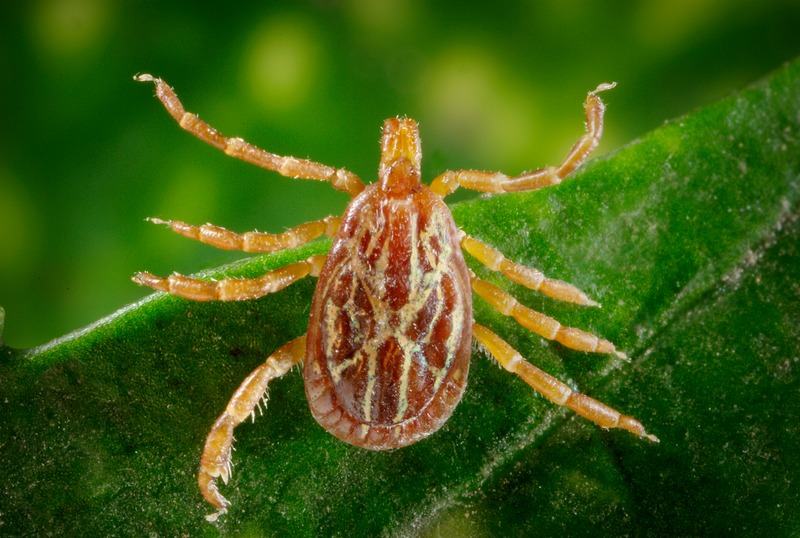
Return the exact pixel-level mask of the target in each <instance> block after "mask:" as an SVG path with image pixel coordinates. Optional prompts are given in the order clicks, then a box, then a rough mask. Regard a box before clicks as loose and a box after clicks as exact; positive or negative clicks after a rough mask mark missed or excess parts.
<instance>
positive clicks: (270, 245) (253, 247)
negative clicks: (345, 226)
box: [148, 217, 341, 252]
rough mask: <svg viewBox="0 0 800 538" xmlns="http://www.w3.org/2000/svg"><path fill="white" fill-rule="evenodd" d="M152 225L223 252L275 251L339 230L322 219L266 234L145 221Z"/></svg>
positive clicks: (337, 220) (335, 221) (334, 222)
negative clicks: (167, 229)
mask: <svg viewBox="0 0 800 538" xmlns="http://www.w3.org/2000/svg"><path fill="white" fill-rule="evenodd" d="M148 220H149V221H150V222H153V223H155V224H166V225H167V226H169V227H170V228H172V231H174V232H176V233H179V234H181V235H182V236H184V237H188V238H189V239H195V240H197V241H200V242H201V243H205V244H207V245H211V246H213V247H217V248H221V249H224V250H240V251H243V252H275V251H278V250H283V249H287V248H294V247H298V246H300V245H303V244H305V243H308V242H309V241H312V240H314V239H316V238H318V237H321V236H323V235H327V236H329V237H333V236H334V235H335V234H336V231H337V230H338V229H339V223H340V222H341V219H340V218H338V217H325V218H324V219H321V220H315V221H312V222H306V223H305V224H301V225H300V226H297V227H295V228H291V229H290V230H287V231H285V232H283V233H279V234H270V233H264V232H246V233H243V234H237V233H236V232H232V231H230V230H226V229H225V228H222V227H221V226H214V225H213V224H203V225H202V226H192V225H191V224H186V223H185V222H181V221H179V220H161V219H156V218H150V219H148Z"/></svg>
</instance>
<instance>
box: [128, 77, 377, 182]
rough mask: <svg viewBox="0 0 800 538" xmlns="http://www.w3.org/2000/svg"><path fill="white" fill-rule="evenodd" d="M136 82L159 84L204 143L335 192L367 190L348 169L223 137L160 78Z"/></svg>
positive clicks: (165, 99) (168, 103)
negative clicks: (325, 184)
mask: <svg viewBox="0 0 800 538" xmlns="http://www.w3.org/2000/svg"><path fill="white" fill-rule="evenodd" d="M133 79H134V80H137V81H139V82H153V83H154V84H155V85H156V96H157V97H158V99H159V100H160V101H161V103H162V104H163V105H164V108H166V109H167V112H169V114H170V115H171V116H172V117H173V118H174V119H175V121H177V122H178V125H180V126H181V127H182V128H183V129H185V130H186V131H188V132H190V133H191V134H193V135H194V136H196V137H197V138H199V139H200V140H202V141H203V142H205V143H207V144H210V145H212V146H214V147H215V148H217V149H221V150H222V151H224V152H225V153H227V154H228V155H230V156H232V157H235V158H237V159H241V160H243V161H247V162H249V163H251V164H255V165H256V166H260V167H261V168H266V169H267V170H272V171H274V172H278V173H279V174H281V175H283V176H286V177H291V178H295V179H313V180H316V181H329V182H330V183H331V185H333V188H334V189H338V190H340V191H344V192H347V193H350V194H351V195H352V196H355V195H356V194H358V193H360V192H361V191H362V190H364V184H363V183H362V182H361V179H359V177H358V176H357V175H355V174H354V173H352V172H350V171H349V170H345V169H344V168H333V167H331V166H327V165H324V164H320V163H317V162H314V161H309V160H307V159H296V158H294V157H283V156H281V155H275V154H274V153H270V152H268V151H265V150H263V149H261V148H257V147H256V146H253V145H251V144H249V143H247V142H245V141H244V140H242V139H241V138H228V137H226V136H224V135H222V134H220V133H219V132H218V131H217V130H216V129H214V128H213V127H211V126H210V125H209V124H207V123H206V122H204V121H203V120H201V119H200V118H198V117H197V115H196V114H193V113H191V112H186V111H185V110H184V108H183V105H182V104H181V102H180V99H178V96H177V95H176V94H175V91H174V90H173V89H172V88H171V87H170V86H169V85H168V84H167V83H166V82H164V81H163V80H161V79H160V78H155V77H154V76H152V75H147V74H143V75H136V76H135V77H133Z"/></svg>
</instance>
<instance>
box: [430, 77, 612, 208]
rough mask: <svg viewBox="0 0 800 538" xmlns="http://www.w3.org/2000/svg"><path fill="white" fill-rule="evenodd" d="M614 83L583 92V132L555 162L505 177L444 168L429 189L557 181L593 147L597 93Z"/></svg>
mask: <svg viewBox="0 0 800 538" xmlns="http://www.w3.org/2000/svg"><path fill="white" fill-rule="evenodd" d="M615 85H616V84H615V83H611V84H609V83H604V84H600V85H599V86H597V88H595V90H594V91H591V92H589V95H587V96H586V101H585V103H584V109H585V111H586V134H584V135H583V136H582V137H581V138H580V140H578V142H577V143H576V144H575V145H574V146H572V149H571V150H570V152H569V153H568V154H567V157H566V158H565V159H564V162H562V163H561V164H560V165H559V166H551V167H548V168H542V169H540V170H536V171H533V172H526V173H524V174H521V175H519V176H515V177H509V176H507V175H506V174H503V173H501V172H484V171H480V170H448V171H447V172H444V173H443V174H441V175H439V176H438V177H436V178H435V179H434V180H433V182H432V183H431V189H432V190H433V191H434V192H436V193H438V194H439V195H441V196H447V195H448V194H450V193H452V192H454V191H455V190H456V189H457V188H458V187H465V188H467V189H472V190H476V191H481V192H515V191H530V190H535V189H541V188H544V187H549V186H550V185H557V184H558V183H561V180H563V179H564V178H565V177H567V176H568V175H569V174H571V173H572V172H573V171H574V170H575V169H576V168H578V167H579V166H580V165H581V164H583V162H584V161H585V160H586V158H587V157H588V156H589V154H590V153H591V152H592V150H594V149H595V148H596V147H597V144H598V143H599V142H600V137H601V136H602V134H603V113H604V111H605V106H604V105H603V102H602V101H601V100H600V97H598V96H597V94H598V93H600V92H603V91H606V90H610V89H611V88H613V87H614V86H615Z"/></svg>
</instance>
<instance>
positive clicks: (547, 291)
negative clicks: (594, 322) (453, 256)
mask: <svg viewBox="0 0 800 538" xmlns="http://www.w3.org/2000/svg"><path fill="white" fill-rule="evenodd" d="M461 248H463V249H464V250H466V251H467V252H468V253H469V254H471V255H472V256H473V257H474V258H475V259H477V260H478V261H479V262H481V263H482V264H483V265H485V266H486V267H488V268H489V269H491V270H492V271H499V272H500V273H502V274H503V275H504V276H506V277H508V278H509V279H511V280H513V281H514V282H516V283H517V284H521V285H523V286H525V287H526V288H529V289H532V290H534V291H538V292H539V293H541V294H542V295H547V296H548V297H552V298H553V299H557V300H559V301H565V302H568V303H575V304H579V305H582V306H600V305H599V304H598V303H596V302H595V301H593V300H591V299H590V298H589V296H588V295H586V294H585V293H584V292H582V291H581V290H579V289H578V288H576V287H575V286H573V285H572V284H569V283H567V282H564V281H562V280H554V279H552V278H547V277H546V276H545V275H544V273H542V272H541V271H539V270H538V269H534V268H533V267H526V266H524V265H520V264H518V263H514V262H513V261H511V260H509V259H507V258H506V257H505V256H503V254H502V253H501V252H500V251H498V250H497V249H495V248H493V247H491V246H489V245H487V244H486V243H484V242H483V241H479V240H478V239H475V238H474V237H470V236H469V235H466V234H464V236H463V238H462V239H461Z"/></svg>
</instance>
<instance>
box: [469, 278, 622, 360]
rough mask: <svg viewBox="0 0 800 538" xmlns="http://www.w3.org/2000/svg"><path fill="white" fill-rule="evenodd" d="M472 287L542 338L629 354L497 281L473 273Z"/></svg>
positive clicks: (591, 350)
mask: <svg viewBox="0 0 800 538" xmlns="http://www.w3.org/2000/svg"><path fill="white" fill-rule="evenodd" d="M472 289H473V290H474V291H475V293H477V294H478V296H479V297H481V298H482V299H483V300H485V301H486V302H487V303H489V304H490V305H491V306H492V308H494V309H495V310H497V311H498V312H500V313H501V314H503V315H504V316H511V317H512V318H514V319H515V320H516V321H517V323H519V324H520V325H522V326H523V327H525V328H526V329H528V330H529V331H531V332H534V333H536V334H538V335H539V336H541V337H543V338H546V339H548V340H555V341H556V342H560V343H561V344H563V345H564V346H566V347H568V348H570V349H575V350H577V351H586V352H589V353H610V354H614V355H616V356H617V357H619V358H621V359H625V360H628V356H627V355H625V354H624V353H622V352H621V351H617V348H616V347H614V344H612V343H611V342H609V341H608V340H604V339H602V338H599V337H597V336H595V335H593V334H591V333H587V332H586V331H582V330H580V329H575V328H574V327H564V326H563V325H561V323H559V322H558V321H556V320H555V319H553V318H551V317H549V316H546V315H544V314H542V313H541V312H537V311H536V310H532V309H530V308H528V307H527V306H525V305H522V304H520V302H519V301H517V300H516V299H515V298H514V297H513V296H511V295H509V294H508V293H506V292H505V291H503V290H501V289H500V288H498V287H497V286H495V285H494V284H491V283H489V282H487V281H485V280H482V279H480V278H478V277H476V276H474V275H473V277H472Z"/></svg>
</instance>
